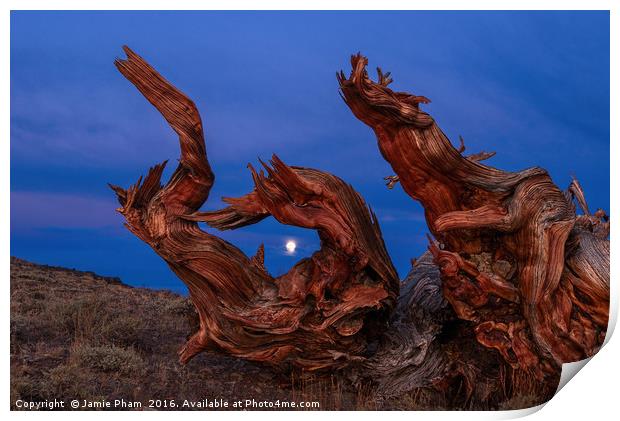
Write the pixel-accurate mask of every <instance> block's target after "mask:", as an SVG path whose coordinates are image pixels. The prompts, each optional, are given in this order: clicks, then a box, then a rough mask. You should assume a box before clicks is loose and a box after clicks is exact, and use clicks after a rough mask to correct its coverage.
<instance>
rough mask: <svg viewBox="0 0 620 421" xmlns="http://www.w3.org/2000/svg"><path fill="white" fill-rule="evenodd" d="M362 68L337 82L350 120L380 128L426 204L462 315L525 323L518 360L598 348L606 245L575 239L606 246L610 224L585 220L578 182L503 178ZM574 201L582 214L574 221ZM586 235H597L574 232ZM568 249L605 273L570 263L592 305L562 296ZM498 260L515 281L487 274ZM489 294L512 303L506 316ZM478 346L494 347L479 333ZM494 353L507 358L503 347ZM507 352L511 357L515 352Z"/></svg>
mask: <svg viewBox="0 0 620 421" xmlns="http://www.w3.org/2000/svg"><path fill="white" fill-rule="evenodd" d="M366 65H367V59H366V58H365V57H362V56H361V55H359V54H357V55H354V56H353V57H352V59H351V66H352V70H351V74H350V76H349V77H346V76H345V75H344V73H342V72H341V73H340V74H339V76H338V81H339V83H340V90H341V93H342V96H343V98H344V100H345V102H346V103H347V105H348V106H349V108H350V109H351V111H352V112H353V114H354V115H355V116H356V117H357V118H359V119H360V120H361V121H363V122H364V123H366V124H367V125H369V126H370V127H371V128H372V129H373V130H374V132H375V134H376V135H377V141H378V146H379V149H380V151H381V154H382V156H383V157H384V158H385V159H386V160H387V161H388V162H389V163H390V165H391V166H392V168H393V170H394V172H395V173H396V176H397V177H398V178H399V180H400V183H401V185H402V187H403V189H404V190H405V192H407V193H408V194H409V195H410V196H411V197H412V198H413V199H415V200H418V201H420V202H421V204H422V206H423V207H424V210H425V216H426V220H427V224H428V226H429V228H430V230H431V232H432V233H433V235H434V236H435V237H436V238H437V239H438V240H439V241H440V242H441V243H442V244H443V245H444V250H439V249H437V248H436V247H435V252H434V254H435V255H436V261H437V262H438V264H439V265H441V267H442V277H443V279H444V283H445V286H444V293H445V294H446V298H447V299H448V300H449V301H450V303H451V304H452V306H453V307H454V309H455V311H456V313H457V314H458V315H459V317H461V318H463V319H466V320H471V321H474V322H476V323H487V324H485V325H484V326H487V327H488V326H491V323H495V325H496V326H507V327H506V329H508V330H509V329H510V326H512V325H511V323H512V322H511V321H510V320H509V319H511V320H512V321H514V320H520V321H522V322H523V323H524V325H523V328H522V329H521V328H519V329H520V330H519V331H520V332H521V331H522V332H523V333H522V334H519V335H518V337H521V336H523V335H525V336H526V337H527V338H528V341H521V345H520V346H524V347H528V348H529V353H527V352H519V353H516V354H519V355H524V356H525V355H527V354H532V355H536V356H537V358H538V359H540V360H541V361H543V360H549V359H550V360H552V361H553V364H554V365H555V366H556V367H557V366H559V365H560V364H561V363H563V362H569V361H575V360H577V359H581V358H585V357H587V356H589V355H591V352H592V350H593V349H595V346H594V345H593V342H592V340H591V339H590V338H598V339H597V341H599V340H600V337H601V335H600V332H601V330H604V329H605V326H603V325H601V324H600V322H601V321H603V320H604V317H602V313H601V311H600V310H599V309H601V308H602V307H604V306H606V305H607V303H608V300H609V296H608V291H607V290H606V288H604V287H603V286H602V285H605V284H608V283H609V273H608V271H606V270H605V268H606V267H607V263H606V261H608V259H609V256H608V255H603V254H599V253H598V252H596V253H592V252H593V251H594V250H599V249H601V250H602V249H604V247H603V246H600V245H598V244H597V245H594V244H591V243H586V242H585V241H580V242H579V244H577V241H576V240H571V238H575V237H578V238H584V239H585V238H588V239H593V238H596V236H595V235H594V232H595V231H597V230H598V232H599V233H600V234H599V237H598V240H596V241H597V242H598V243H599V244H603V243H605V241H607V240H606V238H605V233H606V229H607V228H608V224H607V222H605V221H603V222H599V221H601V220H602V219H601V218H598V219H596V220H595V219H592V218H591V217H590V216H589V211H588V208H587V205H586V202H585V198H584V195H583V190H582V189H581V187H580V186H579V183H578V182H577V181H576V180H575V181H574V182H573V183H571V186H570V187H569V192H568V194H565V193H564V192H562V191H561V190H560V189H558V188H557V186H556V185H555V184H554V183H553V181H552V180H551V178H550V177H549V175H548V174H547V172H546V171H544V170H543V169H540V168H531V169H527V170H524V171H520V172H507V171H502V170H499V169H496V168H493V167H490V166H486V165H483V164H481V163H480V162H478V161H480V160H481V159H483V158H487V157H489V156H490V154H486V153H484V154H478V155H474V156H470V157H464V156H463V155H462V152H463V151H464V150H465V145H464V142H463V140H462V138H461V139H460V141H461V145H460V147H459V148H458V149H456V148H455V147H454V146H453V145H452V142H450V141H449V139H448V138H447V137H446V136H445V134H444V133H443V132H442V131H441V129H440V128H439V127H438V126H437V124H436V122H435V121H434V119H433V118H432V117H431V116H430V115H428V114H427V113H425V112H424V111H422V110H421V109H420V104H422V103H425V102H426V101H420V100H418V98H419V97H418V96H417V95H409V94H406V93H403V92H394V91H392V90H390V89H389V88H388V87H387V85H385V84H384V83H381V80H379V82H378V83H376V82H373V81H372V80H371V79H370V78H369V76H368V74H367V72H366ZM380 79H381V78H380ZM573 198H575V199H576V200H577V202H578V203H579V204H580V206H581V207H582V208H583V209H584V212H585V215H583V216H577V215H576V214H575V207H574V205H573V204H572V199H573ZM596 227H598V228H596ZM580 230H587V231H588V232H589V233H590V234H592V235H590V234H587V235H585V234H578V233H579V232H580ZM567 242H571V243H572V244H574V247H576V248H578V249H579V250H582V251H583V253H585V254H588V255H592V256H594V255H595V256H597V257H592V259H593V260H596V262H597V263H596V264H597V265H598V266H599V267H600V268H602V269H603V270H601V271H599V270H597V269H593V268H592V267H591V266H589V263H588V262H586V260H585V259H579V263H576V262H575V261H573V264H572V265H573V267H574V266H579V267H580V268H579V269H576V271H577V272H579V273H581V275H579V276H575V277H574V278H571V279H572V280H573V282H574V283H581V284H582V288H584V289H586V290H587V289H595V290H596V291H597V293H596V298H595V299H593V300H592V301H590V300H587V301H588V304H585V301H586V300H582V299H579V298H577V296H578V294H572V295H571V294H570V293H563V292H562V291H563V290H565V289H566V288H567V287H565V286H563V285H564V284H565V282H564V281H563V279H564V278H565V277H566V276H567V275H566V269H567V267H568V265H567V262H568V260H569V259H570V257H567V255H566V254H565V249H566V246H567ZM578 253H581V251H580V252H578ZM472 259H476V260H477V266H478V269H480V268H481V267H482V266H485V267H486V269H484V270H479V272H480V273H476V270H473V269H472V265H471V263H470V262H471V261H472ZM501 262H504V263H501ZM500 263H501V265H508V266H509V267H510V268H512V270H511V273H510V274H509V275H507V276H499V277H497V275H498V273H495V271H494V270H489V268H494V267H495V266H497V265H498V264H500ZM481 265H482V266H481ZM501 265H500V266H501ZM601 272H602V273H601ZM491 275H492V276H491ZM599 276H600V278H601V280H600V281H599V280H598V279H599ZM577 279H579V280H580V281H576V280H577ZM595 279H596V280H595ZM585 284H588V285H589V287H584V286H583V285H585ZM491 296H495V297H496V299H497V300H499V303H509V305H508V304H506V305H508V307H507V308H508V309H509V310H506V305H505V304H502V305H499V304H498V301H497V300H496V299H491V298H490V297H491ZM549 297H554V298H552V299H550V298H549ZM517 303H520V304H519V305H516V304H517ZM584 317H585V318H584ZM586 319H587V320H586ZM595 320H598V322H595ZM519 323H521V322H519ZM495 325H494V326H495ZM519 326H521V325H519ZM506 329H504V330H506ZM491 336H492V335H491ZM500 336H501V335H500ZM509 336H510V335H509ZM513 337H516V336H514V335H513ZM479 339H480V340H481V341H482V342H481V343H483V342H484V343H487V344H490V343H491V342H489V341H487V340H486V339H484V338H483V337H482V336H480V338H479ZM513 342H514V341H513V340H510V341H508V342H506V343H510V344H513ZM597 343H599V344H600V342H597ZM498 346H499V345H498ZM492 347H494V348H496V349H502V350H503V351H502V352H503V353H504V354H505V355H506V356H508V352H509V351H507V350H508V348H507V347H506V346H501V347H499V348H498V347H497V346H495V345H493V346H492ZM510 349H512V351H510V352H514V346H513V345H511V348H510ZM515 358H516V357H515ZM517 361H521V362H522V364H521V363H520V364H521V365H522V366H523V368H526V367H529V366H532V363H531V361H534V360H533V359H531V358H529V357H522V358H517Z"/></svg>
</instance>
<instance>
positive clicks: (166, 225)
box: [111, 48, 399, 371]
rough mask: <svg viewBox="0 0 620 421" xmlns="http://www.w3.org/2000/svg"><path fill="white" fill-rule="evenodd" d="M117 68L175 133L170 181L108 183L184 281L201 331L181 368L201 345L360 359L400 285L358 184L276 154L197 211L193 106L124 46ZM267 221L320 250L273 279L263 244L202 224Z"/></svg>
mask: <svg viewBox="0 0 620 421" xmlns="http://www.w3.org/2000/svg"><path fill="white" fill-rule="evenodd" d="M125 51H126V52H127V55H128V59H127V60H117V62H116V65H117V67H118V69H119V70H120V71H121V73H122V74H123V75H124V76H125V77H127V79H129V81H130V82H132V83H133V84H134V85H135V86H136V87H137V88H138V89H139V90H140V92H142V94H143V95H144V96H145V97H146V98H147V100H149V102H151V103H152V104H153V105H154V106H155V107H156V108H157V109H158V110H159V111H160V112H161V113H162V115H163V116H164V118H165V119H166V120H167V121H168V123H169V124H170V125H171V127H172V128H173V129H174V130H175V131H176V132H177V134H178V135H179V141H180V146H181V159H180V163H179V166H178V168H177V170H176V171H175V172H174V174H173V175H172V177H171V179H170V181H168V183H167V184H166V185H165V186H161V184H160V178H161V175H162V171H163V168H164V164H161V165H157V166H155V167H153V168H152V169H151V170H150V171H149V174H148V175H147V177H146V178H145V179H144V181H142V180H140V181H139V182H138V183H137V184H136V185H134V186H132V187H130V188H129V189H127V190H124V189H122V188H120V187H117V186H111V187H112V189H113V190H114V191H115V193H116V194H117V197H118V199H119V202H120V203H121V205H122V207H121V208H120V209H119V212H121V213H122V214H123V215H124V216H125V219H126V221H127V224H126V225H127V227H128V228H129V229H130V230H131V231H132V232H133V233H134V234H136V235H137V236H138V237H139V238H140V239H142V240H143V241H145V242H146V243H147V244H149V245H150V246H151V247H152V248H153V250H154V251H155V252H156V253H157V254H158V255H160V256H161V257H162V258H163V259H164V260H165V261H166V262H167V263H168V265H169V266H170V268H171V269H172V270H173V271H174V272H175V273H176V274H177V276H178V277H179V278H180V279H181V280H182V281H183V282H184V283H185V284H186V285H187V286H188V289H189V293H190V297H191V300H192V302H193V304H194V306H195V307H196V310H197V312H198V316H199V319H200V328H199V330H198V332H196V333H195V334H194V335H193V336H192V337H191V338H190V340H189V341H188V342H187V344H186V345H185V346H184V347H183V348H182V349H181V350H180V351H179V358H180V360H181V362H183V363H187V362H188V361H189V360H190V359H191V358H192V357H193V356H195V355H196V354H198V353H200V352H202V351H203V350H205V349H210V350H219V351H223V352H226V353H229V354H232V355H235V356H238V357H241V358H246V359H250V360H255V361H263V362H267V363H270V364H273V365H276V366H278V367H279V368H282V369H285V368H287V367H291V366H292V367H297V368H301V369H305V370H309V371H316V370H333V369H337V368H342V367H346V366H348V365H350V364H352V363H356V362H359V361H361V360H364V359H365V358H366V357H365V356H366V355H367V353H368V347H369V346H370V345H369V344H370V343H371V342H373V341H376V340H377V338H378V337H379V335H380V333H381V331H382V330H383V329H384V327H385V324H386V323H387V320H388V318H389V315H390V313H391V311H392V309H393V308H394V306H395V305H396V300H397V297H398V292H399V281H398V277H397V273H396V270H395V269H394V267H393V265H392V263H391V261H390V258H389V256H388V254H387V251H386V250H385V245H384V243H383V239H382V237H381V231H380V229H379V225H378V222H377V219H376V217H375V216H374V214H373V213H372V212H371V211H370V209H369V208H368V207H367V205H366V204H365V202H364V201H363V200H362V198H361V197H360V196H359V194H358V193H357V192H355V190H353V188H352V187H351V186H350V185H348V184H347V183H345V182H344V181H342V180H341V179H339V178H337V177H335V176H332V175H330V174H327V173H324V172H321V171H318V170H313V169H309V168H301V167H291V166H288V165H286V164H285V163H284V162H282V161H281V160H280V159H279V158H278V157H277V156H275V155H274V156H273V158H272V160H271V165H267V164H265V163H263V170H264V171H260V172H256V171H255V170H254V169H253V168H252V167H251V166H250V169H251V172H252V177H253V179H254V183H255V188H254V190H253V191H252V192H250V193H249V194H247V195H245V196H242V197H240V198H227V199H225V201H226V202H227V203H228V204H229V206H228V207H227V208H225V209H223V210H218V211H213V212H199V211H198V209H199V208H200V206H201V205H202V204H203V203H204V201H205V200H206V199H207V197H208V194H209V191H210V188H211V186H212V184H213V180H214V176H213V173H212V172H211V169H210V166H209V163H208V161H207V156H206V148H205V144H204V138H203V135H202V124H201V120H200V115H199V114H198V111H197V110H196V107H195V106H194V104H193V102H192V101H191V100H189V99H188V98H187V97H186V96H185V95H183V94H182V93H181V92H180V91H179V90H177V89H176V88H175V87H174V86H172V85H171V84H170V83H169V82H167V81H166V80H165V79H164V78H163V77H161V76H160V75H159V74H158V73H157V72H156V71H155V70H154V69H153V68H152V67H151V66H150V65H149V64H148V63H146V61H144V60H143V59H142V58H140V57H139V56H138V55H137V54H135V53H134V52H132V51H131V50H129V49H128V48H125ZM268 216H273V217H275V218H276V219H277V220H278V221H280V222H281V223H284V224H289V225H296V226H301V227H306V228H310V229H316V230H317V231H318V233H319V237H320V238H321V249H320V250H318V251H317V252H315V253H314V254H313V255H312V257H311V258H309V259H303V260H302V261H300V262H298V263H297V264H296V265H295V266H294V267H293V268H291V270H290V271H289V272H288V273H286V274H284V275H283V276H280V277H278V278H273V277H271V276H270V275H269V273H268V272H267V271H266V269H265V267H264V248H263V247H261V248H259V250H258V252H257V254H256V256H254V257H252V258H248V257H247V256H245V255H244V254H243V253H242V252H241V251H240V250H239V249H238V248H236V247H235V246H233V245H231V244H229V243H227V242H226V241H224V240H222V239H220V238H218V237H217V236H214V235H211V234H209V233H207V232H205V231H202V230H201V229H200V228H199V226H198V224H197V222H206V223H208V224H210V225H211V226H214V227H216V228H219V229H236V228H240V227H243V226H245V225H249V224H253V223H256V222H259V221H260V220H262V219H264V218H266V217H268Z"/></svg>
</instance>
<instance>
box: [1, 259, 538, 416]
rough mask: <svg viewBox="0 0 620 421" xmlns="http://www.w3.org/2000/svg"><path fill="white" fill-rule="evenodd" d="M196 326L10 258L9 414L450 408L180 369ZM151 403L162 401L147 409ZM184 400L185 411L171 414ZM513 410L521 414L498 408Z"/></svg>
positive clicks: (242, 373) (175, 309)
mask: <svg viewBox="0 0 620 421" xmlns="http://www.w3.org/2000/svg"><path fill="white" fill-rule="evenodd" d="M196 323H197V318H196V314H195V312H194V309H193V307H192V305H191V303H190V301H189V300H188V299H187V298H185V297H183V296H181V295H178V294H175V293H172V292H169V291H158V290H151V289H146V288H134V287H130V286H128V285H126V284H123V283H122V282H121V281H120V279H118V278H109V277H102V276H98V275H96V274H94V273H92V272H80V271H76V270H71V269H65V268H59V267H51V266H44V265H37V264H33V263H29V262H26V261H24V260H21V259H18V258H15V257H12V258H11V408H12V409H20V408H17V407H16V406H15V403H16V401H17V400H20V399H21V400H22V401H45V400H53V399H57V400H62V401H65V402H67V404H68V403H69V402H70V401H71V400H73V399H78V400H81V401H82V400H86V401H94V402H102V401H104V400H105V401H108V402H114V401H115V400H119V401H120V400H122V401H124V402H127V403H131V402H140V403H141V407H138V408H136V407H135V406H134V407H133V408H129V407H127V406H125V408H123V407H113V408H111V409H166V408H165V406H166V405H167V403H166V402H163V400H174V402H175V405H177V407H176V408H174V409H202V410H204V409H212V408H210V407H207V408H205V407H204V405H205V404H206V405H209V404H212V403H213V402H215V401H216V400H218V399H222V400H223V401H227V402H228V403H229V407H228V409H234V408H232V403H233V402H234V401H237V400H242V401H243V402H244V403H243V407H242V408H241V409H258V410H260V409H263V410H264V409H270V408H269V407H265V406H264V404H263V405H262V406H261V402H263V401H265V400H267V401H269V402H272V403H273V405H274V406H273V409H288V408H284V406H283V405H285V404H286V403H287V402H288V403H290V402H295V403H299V402H318V403H319V409H323V410H325V409H332V410H334V409H343V410H356V409H367V410H373V409H406V410H415V409H441V408H448V407H449V406H450V405H449V404H448V403H446V402H441V400H440V399H439V400H438V397H437V396H436V395H431V394H430V393H429V391H427V390H424V389H419V390H415V391H413V392H412V393H410V394H408V395H405V396H402V397H400V398H398V399H390V400H380V399H377V398H376V397H374V396H373V395H372V393H371V392H370V390H368V389H367V388H361V389H353V388H351V387H350V386H346V385H344V384H341V383H339V382H338V380H337V379H336V378H333V379H327V380H326V379H322V380H315V379H305V380H303V381H302V380H299V379H295V378H291V377H290V376H286V375H283V374H278V373H276V372H275V371H273V370H272V369H270V368H268V367H266V366H264V365H259V364H253V363H250V362H246V361H243V360H240V359H236V358H232V357H228V356H225V355H219V354H214V353H203V354H201V355H199V356H198V357H196V358H195V359H193V360H192V361H191V362H190V363H189V364H188V365H187V366H185V367H184V366H182V365H180V364H179V363H178V362H177V350H178V349H179V348H180V346H181V345H182V344H183V343H184V342H185V340H186V338H187V335H188V334H189V333H190V332H193V331H194V330H195V328H196V327H195V326H196ZM151 399H153V400H161V401H160V402H153V405H151V406H152V407H151V408H149V403H150V402H149V400H151ZM205 399H206V400H207V401H206V402H205ZM186 400H187V401H188V402H187V406H186V407H179V405H182V404H183V403H185V401H186ZM246 400H250V401H252V403H250V404H247V403H246V402H245V401H246ZM223 401H219V402H220V403H221V402H223ZM278 401H279V402H280V405H282V406H280V407H278V406H277V405H278V404H277V403H276V402H278ZM167 402H169V401H167ZM192 405H193V407H192ZM513 405H514V406H519V407H523V406H528V405H527V402H511V403H507V404H506V407H510V406H513ZM95 409H97V408H95ZM217 409H226V408H221V407H220V408H217Z"/></svg>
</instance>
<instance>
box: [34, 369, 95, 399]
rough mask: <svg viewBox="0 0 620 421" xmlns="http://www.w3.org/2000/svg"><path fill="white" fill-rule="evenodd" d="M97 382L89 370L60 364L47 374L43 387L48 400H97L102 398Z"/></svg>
mask: <svg viewBox="0 0 620 421" xmlns="http://www.w3.org/2000/svg"><path fill="white" fill-rule="evenodd" d="M97 380H98V379H97V378H96V377H95V376H93V375H92V373H91V372H90V371H89V370H85V369H84V368H82V367H78V366H76V365H74V364H62V365H59V366H58V367H55V368H53V369H51V370H50V371H49V372H48V373H47V375H46V376H45V377H44V380H43V385H44V386H45V393H46V397H47V398H48V399H59V400H65V401H68V400H70V399H87V400H97V399H98V398H100V397H103V395H102V391H101V386H100V384H99V382H98V381H97Z"/></svg>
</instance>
